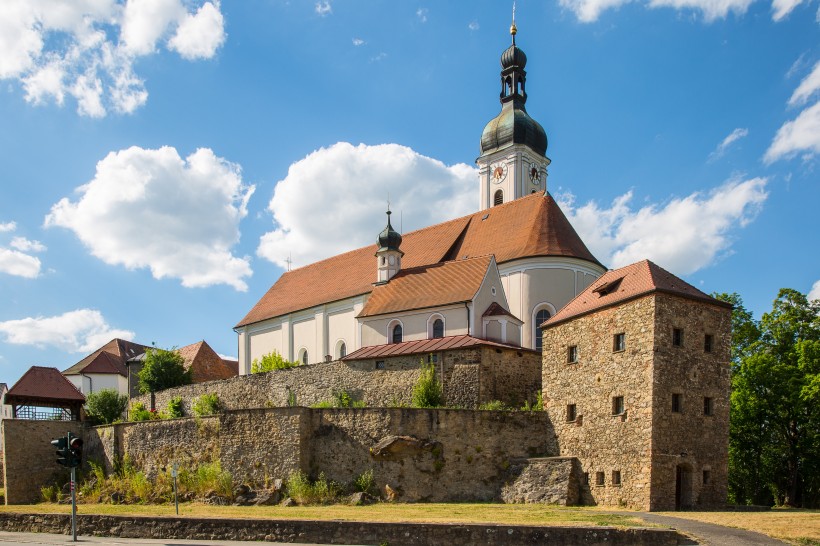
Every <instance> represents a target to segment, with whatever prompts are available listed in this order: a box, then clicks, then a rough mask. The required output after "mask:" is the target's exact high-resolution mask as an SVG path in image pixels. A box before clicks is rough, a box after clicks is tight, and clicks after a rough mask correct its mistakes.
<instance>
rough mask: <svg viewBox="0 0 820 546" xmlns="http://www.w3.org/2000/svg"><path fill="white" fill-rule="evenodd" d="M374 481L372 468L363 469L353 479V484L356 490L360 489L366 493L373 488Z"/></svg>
mask: <svg viewBox="0 0 820 546" xmlns="http://www.w3.org/2000/svg"><path fill="white" fill-rule="evenodd" d="M374 483H375V482H374V479H373V469H372V468H369V469H367V470H365V471H364V472H362V473H361V474H359V475H358V476H356V478H355V479H354V480H353V486H354V487H355V488H356V491H361V492H362V493H367V492H368V491H370V490H371V489H373V485H374Z"/></svg>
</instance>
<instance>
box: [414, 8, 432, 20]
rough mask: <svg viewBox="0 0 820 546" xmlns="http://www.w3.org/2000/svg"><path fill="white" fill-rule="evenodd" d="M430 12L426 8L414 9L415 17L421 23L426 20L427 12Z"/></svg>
mask: <svg viewBox="0 0 820 546" xmlns="http://www.w3.org/2000/svg"><path fill="white" fill-rule="evenodd" d="M428 13H430V10H429V9H427V8H419V9H417V10H416V17H418V18H419V21H421V22H422V23H426V22H427V14H428Z"/></svg>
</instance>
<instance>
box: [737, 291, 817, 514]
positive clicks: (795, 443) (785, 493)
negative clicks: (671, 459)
mask: <svg viewBox="0 0 820 546" xmlns="http://www.w3.org/2000/svg"><path fill="white" fill-rule="evenodd" d="M736 305H737V307H736V308H735V314H736V315H735V317H733V318H735V319H737V321H733V322H735V325H736V326H737V324H738V323H739V324H740V325H741V327H743V328H744V329H743V330H741V332H735V335H733V351H732V354H733V358H734V359H735V364H734V369H733V374H732V397H731V423H730V438H729V472H730V477H729V487H730V496H731V497H732V500H733V501H735V502H740V503H753V504H770V503H772V502H774V503H777V504H783V505H788V506H805V507H810V506H817V505H818V504H820V399H818V391H820V389H818V385H819V384H820V379H818V377H820V301H813V302H810V301H808V299H807V298H806V296H805V295H804V294H801V293H800V292H798V291H796V290H792V289H787V288H784V289H781V290H780V292H779V293H778V296H777V299H776V300H775V301H774V304H773V306H772V310H771V312H769V313H765V314H764V315H763V317H762V318H761V320H760V322H759V323H755V322H754V321H753V320H752V319H751V318H750V317H751V315H749V314H748V312H747V311H746V310H745V309H743V308H742V302H741V301H740V299H739V298H738V299H737V303H736ZM747 319H748V322H746V321H747ZM750 323H751V324H750ZM755 328H756V330H755Z"/></svg>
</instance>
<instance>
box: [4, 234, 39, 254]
mask: <svg viewBox="0 0 820 546" xmlns="http://www.w3.org/2000/svg"><path fill="white" fill-rule="evenodd" d="M10 245H11V247H12V248H16V249H17V250H19V251H21V252H43V251H44V250H45V249H46V247H45V245H44V244H43V243H41V242H40V241H30V240H28V239H26V238H25V237H15V238H14V239H12V240H11V243H10Z"/></svg>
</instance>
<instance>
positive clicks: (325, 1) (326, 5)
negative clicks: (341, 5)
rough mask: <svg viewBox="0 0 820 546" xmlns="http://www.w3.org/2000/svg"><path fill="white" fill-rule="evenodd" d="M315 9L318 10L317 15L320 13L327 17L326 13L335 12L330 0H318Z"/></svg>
mask: <svg viewBox="0 0 820 546" xmlns="http://www.w3.org/2000/svg"><path fill="white" fill-rule="evenodd" d="M313 9H314V11H315V12H316V15H319V16H320V17H325V16H326V15H330V14H331V13H333V8H332V7H331V5H330V2H329V0H321V1H320V2H316V5H315V6H314V7H313Z"/></svg>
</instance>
